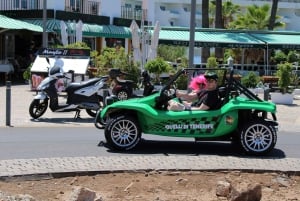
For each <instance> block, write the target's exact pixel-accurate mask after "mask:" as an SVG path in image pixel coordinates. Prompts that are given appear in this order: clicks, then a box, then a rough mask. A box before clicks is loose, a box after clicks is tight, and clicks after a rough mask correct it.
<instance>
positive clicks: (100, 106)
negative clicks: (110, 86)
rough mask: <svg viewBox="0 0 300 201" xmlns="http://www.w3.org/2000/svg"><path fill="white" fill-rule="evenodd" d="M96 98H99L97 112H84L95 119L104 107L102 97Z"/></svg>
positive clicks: (87, 110) (88, 110)
mask: <svg viewBox="0 0 300 201" xmlns="http://www.w3.org/2000/svg"><path fill="white" fill-rule="evenodd" d="M98 98H99V109H98V110H90V109H86V110H85V111H86V113H88V115H90V116H91V117H96V115H97V113H98V111H101V110H102V108H103V106H104V102H103V97H102V96H98Z"/></svg>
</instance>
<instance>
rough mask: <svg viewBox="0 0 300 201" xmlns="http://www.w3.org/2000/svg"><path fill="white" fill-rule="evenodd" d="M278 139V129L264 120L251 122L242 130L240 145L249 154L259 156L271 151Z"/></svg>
mask: <svg viewBox="0 0 300 201" xmlns="http://www.w3.org/2000/svg"><path fill="white" fill-rule="evenodd" d="M276 141H277V133H276V129H275V128H274V126H272V125H271V124H270V123H269V122H266V121H264V120H259V121H254V122H250V123H248V124H246V125H245V126H244V127H243V128H242V129H241V132H240V145H241V147H242V149H243V150H244V151H245V152H246V154H249V155H255V156H259V155H264V154H266V153H268V152H270V151H271V150H272V149H273V148H274V147H275V144H276Z"/></svg>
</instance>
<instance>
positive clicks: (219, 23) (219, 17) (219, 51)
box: [215, 0, 224, 61]
mask: <svg viewBox="0 0 300 201" xmlns="http://www.w3.org/2000/svg"><path fill="white" fill-rule="evenodd" d="M215 26H216V27H215V28H219V29H223V28H224V24H223V14H222V0H218V1H216V16H215ZM215 56H216V58H217V60H218V61H220V60H223V48H216V49H215Z"/></svg>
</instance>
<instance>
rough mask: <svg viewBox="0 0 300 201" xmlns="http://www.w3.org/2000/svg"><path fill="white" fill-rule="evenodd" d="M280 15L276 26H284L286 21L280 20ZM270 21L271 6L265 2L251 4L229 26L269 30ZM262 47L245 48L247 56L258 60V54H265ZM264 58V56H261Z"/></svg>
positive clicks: (275, 23)
mask: <svg viewBox="0 0 300 201" xmlns="http://www.w3.org/2000/svg"><path fill="white" fill-rule="evenodd" d="M279 18H280V17H279V16H276V17H275V22H274V27H273V28H277V27H282V26H284V23H283V22H281V21H279V20H278V19H279ZM269 22H270V6H269V4H264V5H262V6H260V7H259V6H257V5H255V4H254V5H251V6H248V7H247V12H246V13H245V14H239V15H238V17H237V20H235V21H233V22H232V23H230V25H229V27H230V28H233V29H245V30H267V29H268V28H269ZM263 51H264V50H262V49H258V50H257V49H245V58H248V61H249V60H251V61H252V60H254V61H255V60H257V59H260V58H257V55H264V53H263ZM261 59H263V58H261Z"/></svg>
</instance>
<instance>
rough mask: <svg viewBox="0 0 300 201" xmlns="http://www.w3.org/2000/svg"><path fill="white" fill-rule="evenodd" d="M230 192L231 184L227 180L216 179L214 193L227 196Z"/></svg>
mask: <svg viewBox="0 0 300 201" xmlns="http://www.w3.org/2000/svg"><path fill="white" fill-rule="evenodd" d="M230 192H231V184H230V183H229V182H227V181H218V183H217V188H216V195H217V196H222V197H228V195H229V193H230Z"/></svg>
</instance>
